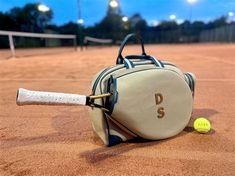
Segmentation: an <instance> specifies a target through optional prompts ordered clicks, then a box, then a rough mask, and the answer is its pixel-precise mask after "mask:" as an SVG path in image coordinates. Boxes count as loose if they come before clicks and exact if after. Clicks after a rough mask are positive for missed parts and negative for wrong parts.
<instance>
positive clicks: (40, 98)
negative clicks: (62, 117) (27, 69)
mask: <svg viewBox="0 0 235 176" xmlns="http://www.w3.org/2000/svg"><path fill="white" fill-rule="evenodd" d="M86 101H87V97H86V96H85V95H78V94H65V93H56V92H42V91H31V90H26V89H23V88H20V89H19V90H18V92H17V97H16V103H17V105H86Z"/></svg>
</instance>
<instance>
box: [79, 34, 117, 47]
mask: <svg viewBox="0 0 235 176" xmlns="http://www.w3.org/2000/svg"><path fill="white" fill-rule="evenodd" d="M83 42H84V45H85V46H86V47H88V46H100V45H101V46H103V45H106V46H107V45H112V43H113V40H112V39H100V38H94V37H89V36H85V37H84V41H83Z"/></svg>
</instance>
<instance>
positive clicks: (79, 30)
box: [77, 0, 84, 50]
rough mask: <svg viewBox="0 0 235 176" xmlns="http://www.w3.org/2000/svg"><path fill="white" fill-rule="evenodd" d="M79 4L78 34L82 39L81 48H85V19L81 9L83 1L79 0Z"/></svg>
mask: <svg viewBox="0 0 235 176" xmlns="http://www.w3.org/2000/svg"><path fill="white" fill-rule="evenodd" d="M77 5H78V20H77V23H78V34H79V36H78V37H79V39H80V42H79V43H80V49H81V50H83V31H82V26H83V24H84V20H83V19H82V11H81V2H80V0H77Z"/></svg>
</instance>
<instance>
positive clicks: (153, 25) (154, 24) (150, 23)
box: [148, 20, 160, 27]
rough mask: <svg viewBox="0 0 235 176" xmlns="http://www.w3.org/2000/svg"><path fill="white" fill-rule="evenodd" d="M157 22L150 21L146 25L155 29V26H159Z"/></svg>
mask: <svg viewBox="0 0 235 176" xmlns="http://www.w3.org/2000/svg"><path fill="white" fill-rule="evenodd" d="M159 23H160V22H159V21H158V20H150V21H148V25H149V26H151V27H155V26H157V25H159Z"/></svg>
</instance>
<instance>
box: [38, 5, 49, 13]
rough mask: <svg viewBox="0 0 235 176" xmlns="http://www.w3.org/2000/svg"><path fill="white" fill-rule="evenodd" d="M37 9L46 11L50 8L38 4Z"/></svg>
mask: <svg viewBox="0 0 235 176" xmlns="http://www.w3.org/2000/svg"><path fill="white" fill-rule="evenodd" d="M38 10H39V11H40V12H48V11H49V10H50V8H49V7H48V6H46V5H44V4H39V5H38Z"/></svg>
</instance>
